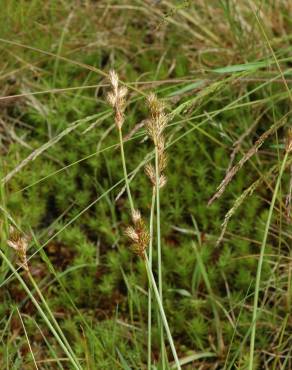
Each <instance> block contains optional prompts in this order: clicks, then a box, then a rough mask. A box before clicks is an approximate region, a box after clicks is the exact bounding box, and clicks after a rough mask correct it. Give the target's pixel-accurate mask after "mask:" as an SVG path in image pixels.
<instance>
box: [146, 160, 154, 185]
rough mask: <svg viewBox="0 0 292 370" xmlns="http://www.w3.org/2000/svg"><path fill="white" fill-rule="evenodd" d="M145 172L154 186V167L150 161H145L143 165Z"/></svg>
mask: <svg viewBox="0 0 292 370" xmlns="http://www.w3.org/2000/svg"><path fill="white" fill-rule="evenodd" d="M145 173H146V175H147V176H148V177H149V179H150V181H151V184H152V185H153V186H155V183H156V181H155V169H154V167H153V166H152V164H150V163H147V164H146V166H145Z"/></svg>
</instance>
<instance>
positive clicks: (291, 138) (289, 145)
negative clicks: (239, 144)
mask: <svg viewBox="0 0 292 370" xmlns="http://www.w3.org/2000/svg"><path fill="white" fill-rule="evenodd" d="M291 151H292V132H291V129H290V130H289V132H288V137H287V142H286V152H285V156H284V158H283V161H282V164H281V168H280V172H279V176H278V179H277V182H276V186H275V190H274V193H273V197H272V201H271V205H270V209H269V213H268V218H267V222H266V226H265V231H264V237H263V241H262V244H261V249H260V256H259V260H258V267H257V274H256V283H255V292H254V302H253V313H252V329H251V339H250V355H249V365H248V369H249V370H253V363H254V347H255V337H256V324H257V311H258V301H259V290H260V282H261V273H262V267H263V261H264V254H265V248H266V244H267V238H268V234H269V229H270V225H271V221H272V215H273V210H274V206H275V203H276V199H277V196H278V191H279V187H280V184H281V179H282V175H283V172H284V169H285V166H286V162H287V159H288V156H289V153H290V152H291Z"/></svg>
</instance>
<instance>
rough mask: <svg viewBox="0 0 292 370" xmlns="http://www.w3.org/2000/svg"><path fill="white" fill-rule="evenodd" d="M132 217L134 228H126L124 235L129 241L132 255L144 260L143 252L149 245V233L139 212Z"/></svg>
mask: <svg viewBox="0 0 292 370" xmlns="http://www.w3.org/2000/svg"><path fill="white" fill-rule="evenodd" d="M135 213H136V214H135V215H132V217H133V222H134V227H133V226H128V227H127V228H126V230H125V235H126V236H127V237H128V238H129V239H130V240H131V243H132V245H131V248H132V250H133V252H134V253H136V254H137V255H138V256H140V257H142V258H144V252H145V250H146V248H147V247H148V244H149V233H148V231H147V228H146V225H145V222H144V220H143V219H142V217H141V214H140V212H139V211H135Z"/></svg>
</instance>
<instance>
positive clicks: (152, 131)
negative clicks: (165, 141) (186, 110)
mask: <svg viewBox="0 0 292 370" xmlns="http://www.w3.org/2000/svg"><path fill="white" fill-rule="evenodd" d="M147 103H148V107H149V110H150V118H149V119H148V120H147V121H146V129H147V131H148V134H149V136H150V137H151V139H152V140H153V142H154V144H155V145H157V144H158V142H159V140H160V139H161V136H162V133H163V130H164V129H165V127H166V125H167V116H166V114H165V113H164V104H163V103H162V102H160V101H159V100H158V98H157V96H156V95H155V94H153V93H151V94H150V95H149V96H148V98H147Z"/></svg>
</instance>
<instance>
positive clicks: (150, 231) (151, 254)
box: [147, 187, 155, 370]
mask: <svg viewBox="0 0 292 370" xmlns="http://www.w3.org/2000/svg"><path fill="white" fill-rule="evenodd" d="M154 207H155V187H153V193H152V201H151V211H150V225H149V234H150V240H149V268H150V270H151V271H152V256H153V218H154ZM151 332H152V293H151V287H150V285H149V289H148V361H147V364H148V370H151Z"/></svg>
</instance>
